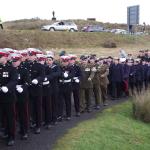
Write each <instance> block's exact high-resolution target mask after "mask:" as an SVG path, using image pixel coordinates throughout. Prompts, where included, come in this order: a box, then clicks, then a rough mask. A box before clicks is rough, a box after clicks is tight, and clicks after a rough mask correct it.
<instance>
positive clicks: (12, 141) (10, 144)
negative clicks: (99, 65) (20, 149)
mask: <svg viewBox="0 0 150 150" xmlns="http://www.w3.org/2000/svg"><path fill="white" fill-rule="evenodd" d="M14 144H15V141H14V140H9V141H8V143H7V146H13V145H14Z"/></svg>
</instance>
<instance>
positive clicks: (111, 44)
mask: <svg viewBox="0 0 150 150" xmlns="http://www.w3.org/2000/svg"><path fill="white" fill-rule="evenodd" d="M102 46H103V47H104V48H116V47H117V44H116V43H115V42H111V41H106V42H104V43H103V44H102Z"/></svg>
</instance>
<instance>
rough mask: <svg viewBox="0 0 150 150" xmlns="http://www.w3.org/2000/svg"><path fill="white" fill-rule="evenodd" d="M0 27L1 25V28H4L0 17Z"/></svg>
mask: <svg viewBox="0 0 150 150" xmlns="http://www.w3.org/2000/svg"><path fill="white" fill-rule="evenodd" d="M0 27H1V29H2V30H3V29H4V28H3V23H2V20H1V18H0Z"/></svg>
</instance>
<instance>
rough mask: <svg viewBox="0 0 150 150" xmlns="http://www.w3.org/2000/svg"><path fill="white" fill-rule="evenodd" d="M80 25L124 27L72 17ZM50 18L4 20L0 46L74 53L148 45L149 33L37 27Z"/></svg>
mask: <svg viewBox="0 0 150 150" xmlns="http://www.w3.org/2000/svg"><path fill="white" fill-rule="evenodd" d="M74 21H75V22H76V24H77V25H78V27H79V28H81V27H83V26H85V25H88V24H101V25H103V26H104V27H105V28H126V25H125V24H109V23H105V24H103V23H101V22H97V21H86V20H74ZM50 23H52V21H50V20H40V19H28V20H27V19H24V20H17V21H11V22H5V23H4V27H5V30H3V31H2V30H0V48H3V47H11V48H14V49H24V48H27V47H36V48H41V49H44V50H45V49H54V50H55V51H60V50H61V49H65V50H67V51H69V52H74V53H77V54H81V53H96V54H103V55H105V54H107V55H115V54H116V53H118V51H117V50H118V49H119V48H124V49H126V50H127V52H131V53H133V52H135V51H137V50H139V49H145V48H146V49H147V48H149V47H150V43H149V41H150V36H149V35H145V36H131V35H115V34H112V33H83V32H75V33H71V32H48V31H47V32H46V31H41V30H40V27H41V26H42V25H45V24H50ZM105 43H106V44H107V43H108V44H109V43H115V44H116V45H117V48H109V49H108V48H104V47H103V45H104V44H105Z"/></svg>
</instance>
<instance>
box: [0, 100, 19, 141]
mask: <svg viewBox="0 0 150 150" xmlns="http://www.w3.org/2000/svg"><path fill="white" fill-rule="evenodd" d="M0 111H1V113H2V115H5V116H2V117H4V120H5V121H4V120H3V121H4V122H3V123H4V128H5V134H8V138H9V139H14V138H15V132H16V108H15V102H8V103H0Z"/></svg>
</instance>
